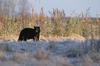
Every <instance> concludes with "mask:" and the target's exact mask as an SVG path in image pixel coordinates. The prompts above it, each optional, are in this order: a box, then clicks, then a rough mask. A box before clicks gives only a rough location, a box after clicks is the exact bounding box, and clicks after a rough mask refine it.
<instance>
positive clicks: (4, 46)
mask: <svg viewBox="0 0 100 66" xmlns="http://www.w3.org/2000/svg"><path fill="white" fill-rule="evenodd" d="M50 39H51V40H50ZM94 49H95V48H94ZM99 50H100V49H99ZM0 66H100V52H99V51H98V52H97V51H96V50H93V48H92V47H91V42H90V40H84V41H79V40H77V39H76V40H73V39H69V38H65V37H58V38H57V37H56V38H55V37H49V38H45V37H44V38H43V37H41V39H40V41H37V42H34V41H31V40H30V41H27V42H24V41H22V42H17V41H16V40H3V39H2V40H0Z"/></svg>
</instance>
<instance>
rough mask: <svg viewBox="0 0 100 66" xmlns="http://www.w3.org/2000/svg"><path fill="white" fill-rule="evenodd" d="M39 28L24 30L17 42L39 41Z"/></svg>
mask: <svg viewBox="0 0 100 66" xmlns="http://www.w3.org/2000/svg"><path fill="white" fill-rule="evenodd" d="M39 36H40V27H38V26H35V27H34V29H33V28H24V29H23V30H22V31H21V32H20V35H19V39H18V41H27V40H28V39H33V40H35V41H38V40H39Z"/></svg>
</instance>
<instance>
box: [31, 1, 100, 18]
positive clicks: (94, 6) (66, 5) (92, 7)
mask: <svg viewBox="0 0 100 66" xmlns="http://www.w3.org/2000/svg"><path fill="white" fill-rule="evenodd" d="M30 3H31V4H32V6H34V10H35V11H36V12H39V11H40V9H41V7H43V8H44V11H45V13H46V15H49V12H48V11H52V9H53V8H58V9H60V10H64V11H65V13H66V16H76V15H79V14H81V13H82V12H83V13H84V14H85V13H86V12H87V10H88V15H90V16H92V17H100V0H30Z"/></svg>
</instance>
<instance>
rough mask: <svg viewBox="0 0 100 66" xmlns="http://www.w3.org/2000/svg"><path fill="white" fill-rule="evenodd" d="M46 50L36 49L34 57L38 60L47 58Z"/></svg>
mask: <svg viewBox="0 0 100 66" xmlns="http://www.w3.org/2000/svg"><path fill="white" fill-rule="evenodd" d="M48 55H49V54H48V52H46V51H45V50H44V49H38V50H37V52H36V53H35V54H34V57H35V58H36V59H38V60H45V59H48V58H49V56H48Z"/></svg>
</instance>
